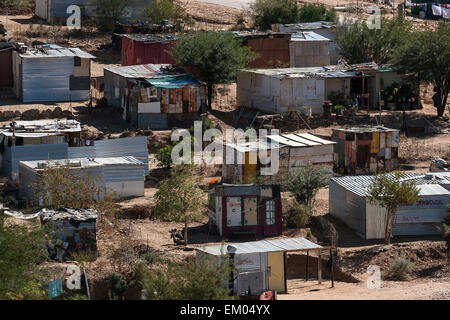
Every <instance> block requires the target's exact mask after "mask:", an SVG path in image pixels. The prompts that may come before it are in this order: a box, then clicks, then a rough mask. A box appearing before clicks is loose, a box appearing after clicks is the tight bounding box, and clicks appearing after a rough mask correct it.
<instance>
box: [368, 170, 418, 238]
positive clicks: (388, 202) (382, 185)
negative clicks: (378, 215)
mask: <svg viewBox="0 0 450 320" xmlns="http://www.w3.org/2000/svg"><path fill="white" fill-rule="evenodd" d="M403 178H404V175H403V174H401V173H398V172H396V173H394V174H379V175H376V176H374V177H373V178H372V181H371V182H370V185H369V186H368V188H367V190H366V195H367V199H368V200H369V201H370V202H371V203H373V204H378V205H380V206H381V207H382V208H384V209H385V210H386V215H385V217H386V220H385V229H384V232H385V236H384V241H385V243H386V244H389V243H390V241H391V237H392V229H393V224H394V216H395V212H396V211H397V208H398V207H399V206H400V205H401V204H408V203H414V202H416V201H418V200H419V189H418V188H417V185H416V182H415V181H414V180H404V179H403Z"/></svg>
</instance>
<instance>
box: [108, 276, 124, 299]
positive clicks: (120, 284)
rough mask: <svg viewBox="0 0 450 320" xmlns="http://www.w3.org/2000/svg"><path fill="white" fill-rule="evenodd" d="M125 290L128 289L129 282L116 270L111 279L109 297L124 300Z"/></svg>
mask: <svg viewBox="0 0 450 320" xmlns="http://www.w3.org/2000/svg"><path fill="white" fill-rule="evenodd" d="M125 290H127V283H126V282H125V280H123V279H122V276H121V275H120V274H118V273H115V272H114V273H113V274H112V275H111V277H110V279H109V292H108V295H109V299H110V300H123V299H124V298H125V296H124V295H125Z"/></svg>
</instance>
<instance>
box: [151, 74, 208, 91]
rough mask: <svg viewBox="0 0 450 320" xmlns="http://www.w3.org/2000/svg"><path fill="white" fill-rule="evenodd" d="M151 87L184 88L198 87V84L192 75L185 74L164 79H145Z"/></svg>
mask: <svg viewBox="0 0 450 320" xmlns="http://www.w3.org/2000/svg"><path fill="white" fill-rule="evenodd" d="M145 80H146V81H147V82H148V83H150V84H151V85H153V86H155V87H158V88H169V89H171V88H183V87H190V86H198V85H200V82H198V81H197V80H196V79H195V78H194V77H193V76H192V75H190V74H183V75H178V76H170V77H163V78H147V79H145Z"/></svg>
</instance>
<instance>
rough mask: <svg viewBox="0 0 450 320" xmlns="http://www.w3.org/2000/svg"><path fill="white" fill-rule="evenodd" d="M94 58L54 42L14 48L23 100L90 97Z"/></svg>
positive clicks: (19, 94) (17, 90)
mask: <svg viewBox="0 0 450 320" xmlns="http://www.w3.org/2000/svg"><path fill="white" fill-rule="evenodd" d="M94 58H95V57H94V56H93V55H91V54H89V53H87V52H85V51H83V50H80V49H78V48H62V47H60V46H58V45H54V44H49V45H42V46H38V47H32V48H28V49H27V50H26V51H25V52H21V53H19V52H16V51H14V52H13V78H14V88H13V89H14V93H15V95H16V96H17V98H19V99H21V100H22V101H23V102H44V101H49V102H57V101H85V100H89V98H90V95H91V91H90V86H91V59H94Z"/></svg>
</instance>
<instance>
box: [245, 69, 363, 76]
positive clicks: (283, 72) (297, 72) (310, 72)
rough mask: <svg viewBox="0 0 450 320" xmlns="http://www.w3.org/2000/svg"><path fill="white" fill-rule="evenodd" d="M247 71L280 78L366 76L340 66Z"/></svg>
mask: <svg viewBox="0 0 450 320" xmlns="http://www.w3.org/2000/svg"><path fill="white" fill-rule="evenodd" d="M246 72H250V73H256V74H262V75H265V76H269V77H274V78H278V79H287V78H293V79H295V78H316V79H317V78H353V77H359V76H365V75H364V74H363V73H362V72H358V73H357V72H356V71H353V70H350V71H342V70H340V69H339V66H325V67H306V68H280V69H256V70H246Z"/></svg>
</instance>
